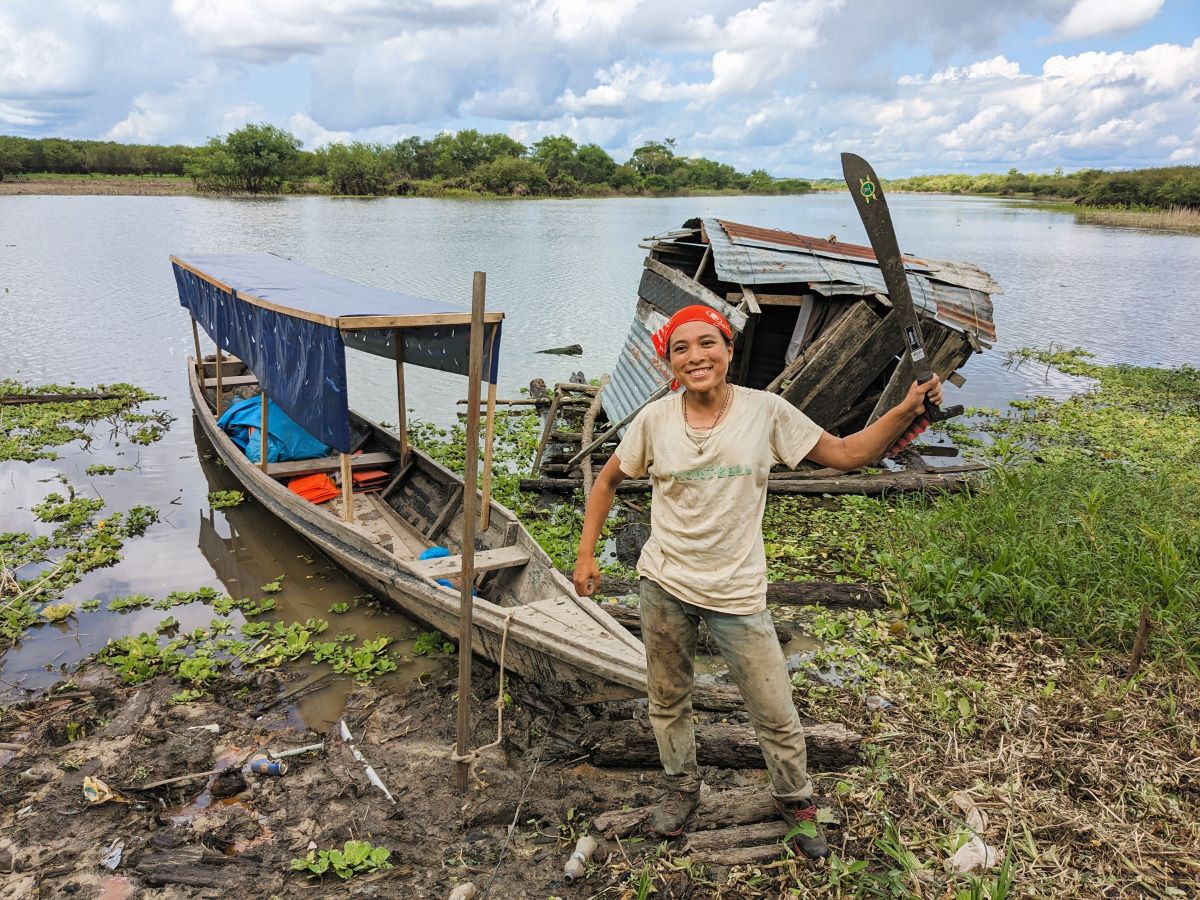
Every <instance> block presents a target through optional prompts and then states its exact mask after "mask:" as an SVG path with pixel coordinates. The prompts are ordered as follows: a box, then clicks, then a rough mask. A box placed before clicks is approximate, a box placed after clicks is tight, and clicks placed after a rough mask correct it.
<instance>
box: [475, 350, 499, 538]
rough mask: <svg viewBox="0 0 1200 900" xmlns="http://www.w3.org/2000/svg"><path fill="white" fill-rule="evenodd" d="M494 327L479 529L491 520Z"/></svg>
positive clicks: (494, 398) (494, 408)
mask: <svg viewBox="0 0 1200 900" xmlns="http://www.w3.org/2000/svg"><path fill="white" fill-rule="evenodd" d="M495 352H496V327H495V326H492V334H491V340H489V341H488V352H487V373H488V374H487V377H488V395H487V419H486V423H485V426H484V429H483V498H482V501H481V503H482V506H480V508H479V530H480V531H487V530H488V526H489V525H490V524H491V521H492V438H493V436H494V435H495V433H496V385H495V383H494V382H493V381H491V378H492V372H493V371H494V370H495V365H496V361H495V359H494V358H493V354H494V353H495Z"/></svg>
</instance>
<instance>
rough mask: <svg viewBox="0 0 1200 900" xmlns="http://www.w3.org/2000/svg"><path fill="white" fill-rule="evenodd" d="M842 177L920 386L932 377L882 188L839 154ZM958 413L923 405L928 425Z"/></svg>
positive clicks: (849, 156) (859, 162)
mask: <svg viewBox="0 0 1200 900" xmlns="http://www.w3.org/2000/svg"><path fill="white" fill-rule="evenodd" d="M842 175H843V177H845V179H846V186H847V187H848V188H850V194H851V196H853V197H854V205H855V206H856V207H857V208H858V215H859V217H860V218H861V219H862V223H863V226H864V227H865V228H866V229H867V237H868V238H869V239H870V241H871V249H872V250H874V251H875V259H876V261H878V263H879V270H880V271H881V272H882V273H883V280H884V283H885V284H886V285H887V289H888V299H889V300H891V301H892V312H891V315H892V316H894V317H896V321H897V322H898V323H899V325H900V328H901V329H902V330H903V332H904V346H905V348H906V349H907V352H908V358H909V360H910V361H911V362H912V366H913V372H914V374H915V375H916V379H917V383H918V384H924V383H925V382H926V381H928V380H929V379H930V378H932V377H933V370H932V369H930V368H929V360H928V359H927V358H926V356H925V345H924V343H923V342H922V341H921V323H920V321H918V319H917V312H916V310H915V309H914V308H913V299H912V292H911V291H910V290H909V288H908V276H907V275H906V274H905V271H904V260H903V258H901V256H900V246H899V245H898V244H897V243H896V231H895V229H894V228H893V227H892V214H891V213H890V212H889V211H888V205H887V200H886V199H885V198H884V196H883V188H882V187H880V185H879V178H878V177H877V176H876V175H875V170H874V169H872V168H871V164H870V163H868V162H867V161H866V160H865V159H863V158H862V157H861V156H855V155H854V154H853V153H843V154H842ZM962 411H963V408H962V406H949V407H946V408H945V409H941V408H939V407H937V406H936V405H934V404H933V403H930V402H929V400H928V399H927V400H926V401H925V415H926V416H928V417H929V421H930V422H940V421H942V420H943V419H950V418H953V417H954V416H958V415H962Z"/></svg>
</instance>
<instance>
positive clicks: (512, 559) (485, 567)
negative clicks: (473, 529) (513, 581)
mask: <svg viewBox="0 0 1200 900" xmlns="http://www.w3.org/2000/svg"><path fill="white" fill-rule="evenodd" d="M528 562H529V554H528V553H526V552H525V551H524V550H522V549H521V548H520V547H498V548H497V549H495V550H480V551H479V552H478V553H476V554H475V574H476V575H479V574H481V573H483V572H491V571H494V570H495V569H506V568H508V567H510V566H523V565H525V564H526V563H528ZM412 565H413V566H414V567H415V568H416V569H417V571H419V572H420V573H421V574H422V575H424V576H425V577H427V578H434V579H437V578H452V577H454V576H455V575H459V574H461V573H462V557H461V556H439V557H438V558H437V559H416V560H413V561H412Z"/></svg>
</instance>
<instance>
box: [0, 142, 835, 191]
mask: <svg viewBox="0 0 1200 900" xmlns="http://www.w3.org/2000/svg"><path fill="white" fill-rule="evenodd" d="M22 173H48V174H61V175H86V174H99V175H125V176H127V175H156V176H180V177H189V178H191V179H192V180H193V181H194V182H195V185H196V188H197V189H198V190H201V191H211V192H223V193H233V192H246V193H252V194H258V193H280V192H328V193H332V194H343V195H357V196H381V195H397V194H398V195H416V196H454V195H456V194H472V193H487V194H497V195H504V196H556V197H570V196H588V195H592V196H605V195H608V194H612V193H621V194H635V195H636V194H655V195H658V194H674V193H687V192H696V193H703V192H709V191H748V192H753V193H762V194H797V193H804V192H806V191H808V190H811V184H810V183H809V182H807V181H803V180H801V179H795V178H773V177H772V176H771V175H770V174H768V173H767V172H766V171H765V170H763V169H755V170H753V171H751V172H750V173H749V174H745V173H742V172H738V171H737V170H736V169H735V168H734V167H733V166H730V165H728V164H726V163H720V162H715V161H713V160H710V159H703V158H694V157H689V156H685V155H681V154H680V153H679V152H678V151H677V148H676V142H675V140H674V139H672V138H668V139H666V140H663V141H649V142H647V143H645V144H643V145H642V146H641V147H638V148H637V149H636V150H634V151H633V154H632V156H631V157H630V158H629V160H628V161H626V162H624V163H618V162H617V161H616V160H614V159H613V158H612V156H611V155H609V153H608V152H607V151H606V150H604V149H603V148H602V147H600V146H599V145H597V144H578V143H576V142H575V141H574V140H573V139H572V138H570V137H567V136H565V135H554V136H548V137H544V138H542V139H540V140H538V141H536V142H534V143H533V144H531V145H528V146H527V145H525V144H523V143H521V142H520V141H517V140H514V139H513V138H511V137H509V136H507V135H504V134H482V133H480V132H479V131H476V130H475V129H465V130H463V131H459V132H456V133H450V132H443V133H442V134H439V135H437V136H436V137H433V138H431V139H429V140H425V139H423V138H420V137H416V136H414V137H408V138H405V139H404V140H401V141H397V142H396V143H394V144H382V143H363V142H359V141H356V142H354V143H350V144H330V145H328V146H326V147H322V148H320V149H318V150H315V151H306V150H302V149H301V141H300V139H299V138H297V137H296V136H295V135H293V134H291V133H289V132H287V131H285V130H283V129H281V128H278V127H276V126H274V125H265V124H262V125H254V124H250V125H246V126H245V127H243V128H239V129H237V130H236V131H232V132H230V133H229V134H227V135H224V136H221V137H214V138H210V139H209V140H208V142H207V143H205V144H204V145H203V146H201V147H186V146H181V145H176V146H171V147H160V146H152V145H140V144H119V143H115V142H111V141H71V140H64V139H61V138H42V139H34V138H19V137H7V136H0V180H3V178H4V177H5V176H6V175H8V176H12V175H19V174H22Z"/></svg>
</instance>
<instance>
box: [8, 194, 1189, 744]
mask: <svg viewBox="0 0 1200 900" xmlns="http://www.w3.org/2000/svg"><path fill="white" fill-rule="evenodd" d="M891 203H892V207H893V214H894V216H895V218H896V223H897V228H898V230H899V232H900V238H901V244H902V246H903V247H904V248H905V249H906V250H910V251H912V252H916V253H919V254H920V255H925V256H931V257H936V258H943V259H965V260H969V261H971V262H974V263H976V264H978V265H980V266H981V267H983V268H984V269H986V270H987V271H989V272H990V273H991V274H992V275H993V276H994V277H995V278H996V279H997V281H999V282H1000V283H1001V284H1002V285H1003V286H1004V287H1005V289H1006V294H1005V295H1004V296H1001V297H997V298H995V302H996V324H997V330H998V332H999V335H1000V340H999V345H998V346H997V348H995V349H994V350H992V351H989V352H987V353H985V354H984V355H983V356H981V357H977V358H975V359H973V360H972V361H971V362H970V363H969V364H968V366H967V368H966V371H965V374H966V376H967V379H968V382H967V385H966V388H965V389H964V390H961V391H951V392H950V394H949V395H948V400H947V402H951V403H953V402H963V403H966V404H968V405H985V406H1002V405H1003V404H1004V403H1005V402H1006V401H1007V400H1008V399H1011V398H1015V397H1022V396H1026V395H1028V394H1030V393H1034V392H1039V393H1050V394H1054V395H1057V396H1062V395H1064V394H1066V393H1067V392H1069V391H1071V390H1074V389H1076V388H1077V386H1078V384H1077V382H1076V381H1074V380H1073V379H1069V378H1062V377H1059V376H1056V375H1054V374H1053V373H1046V372H1045V371H1044V370H1042V369H1038V368H1034V367H1030V366H1025V367H1022V368H1019V369H1015V370H1014V369H1006V368H1005V367H1004V366H1003V361H1004V350H1006V349H1009V348H1018V347H1022V346H1036V347H1046V346H1048V345H1050V344H1054V345H1056V346H1076V345H1082V346H1084V347H1086V348H1088V349H1090V350H1092V351H1094V352H1096V353H1097V355H1098V356H1099V359H1100V360H1101V361H1102V362H1130V363H1141V364H1147V363H1148V364H1162V365H1179V364H1182V363H1191V364H1196V362H1197V358H1196V352H1195V346H1196V338H1197V328H1196V326H1195V324H1194V323H1195V317H1196V312H1197V303H1196V291H1195V285H1196V284H1198V283H1200V237H1197V236H1188V235H1169V234H1160V233H1151V232H1140V231H1135V230H1123V229H1117V228H1110V227H1104V226H1082V225H1077V224H1076V223H1075V222H1074V219H1073V217H1072V216H1070V215H1066V214H1062V213H1057V212H1051V211H1044V210H1041V209H1036V208H1020V207H1013V206H1010V205H1006V204H1004V203H1000V202H997V201H990V200H980V199H977V198H950V197H933V196H900V197H895V198H892V201H891ZM697 215H717V216H721V217H724V218H729V219H732V220H735V221H742V222H748V223H753V224H756V225H763V226H768V227H778V228H787V229H789V230H794V231H799V232H802V233H807V234H815V235H821V236H824V235H827V234H830V233H831V232H832V233H836V234H837V235H838V237H839V239H841V240H843V241H852V242H859V243H865V239H864V237H863V235H862V231H861V226H860V225H859V224H858V222H857V217H856V215H855V213H854V211H853V206H852V204H851V202H850V199H849V197H848V196H844V195H840V194H817V195H812V196H808V197H796V198H754V197H720V198H681V199H666V200H643V199H631V200H600V201H586V200H581V201H523V202H481V201H470V202H456V201H427V200H400V199H384V200H362V201H358V200H344V199H328V198H307V197H306V198H300V197H293V198H275V199H260V200H211V199H202V198H196V197H28V196H20V197H0V304H3V306H2V307H0V308H2V310H3V314H2V315H0V377H15V378H18V379H24V380H28V381H30V382H34V383H38V382H47V381H58V382H72V381H73V382H76V383H79V384H81V385H84V384H86V385H91V384H95V383H97V382H113V381H129V382H132V383H134V384H137V385H139V386H141V387H144V388H146V389H148V390H151V391H154V392H156V393H158V394H161V395H162V396H163V400H162V401H160V402H159V403H157V404H154V405H155V406H156V407H157V408H165V409H167V410H169V411H170V412H171V413H172V414H174V415H175V416H176V417H177V421H176V422H175V424H174V426H173V427H172V428H171V429H170V431H169V432H168V433H167V434H166V436H165V437H164V438H163V440H162V441H160V442H158V443H157V444H154V445H152V446H150V447H137V446H134V445H127V444H123V443H121V442H120V440H119V439H116V440H110V439H109V438H108V436H107V435H106V434H97V439H96V440H95V441H94V442H93V443H92V444H91V445H90V446H89V447H87V448H83V447H79V446H73V447H66V448H62V450H61V456H62V458H61V459H59V460H56V461H43V462H38V463H33V464H25V463H0V531H13V530H29V531H35V532H38V533H48V531H49V530H50V529H49V527H48V526H46V525H44V524H41V523H38V522H36V521H35V520H34V519H33V516H32V514H30V513H29V512H28V509H29V507H30V506H32V505H33V504H35V503H37V502H39V501H40V500H41V499H42V498H43V497H44V496H45V495H46V494H47V493H49V492H50V491H51V490H54V489H55V488H56V487H60V485H58V484H57V483H55V482H53V481H50V480H49V479H53V478H55V477H56V476H58V475H60V474H61V475H63V476H65V477H66V478H67V479H68V480H69V481H70V483H71V484H73V485H75V486H76V488H77V489H78V490H80V491H81V492H82V493H85V494H87V495H90V496H100V497H103V498H104V500H105V501H106V504H107V507H108V509H110V510H121V509H127V508H128V507H129V506H131V505H133V504H135V503H144V504H148V505H150V506H153V507H154V508H155V509H157V510H159V512H160V515H161V517H162V520H161V521H160V522H159V523H158V524H156V525H154V526H153V527H152V528H151V529H150V530H149V531H148V532H147V534H146V535H145V536H144V537H142V538H140V539H137V540H134V541H131V542H129V543H128V544H127V545H126V547H125V551H124V557H123V559H122V560H121V562H120V563H118V564H117V565H115V566H113V567H111V568H108V569H102V570H99V571H96V572H93V573H90V574H89V575H87V576H86V577H85V578H84V579H83V581H81V582H80V583H79V584H78V585H76V586H74V587H73V588H71V589H70V590H69V591H68V592H67V595H66V599H67V600H68V601H72V602H74V603H76V604H78V603H80V602H82V601H84V600H88V599H91V598H100V599H102V600H106V599H107V598H109V597H112V596H117V595H121V594H129V593H142V594H149V595H152V596H156V597H162V596H165V595H166V594H167V593H169V592H170V591H173V590H192V589H195V588H198V587H200V586H204V585H207V586H211V587H215V588H218V589H221V590H224V591H227V592H229V593H231V594H234V595H236V596H254V595H255V591H256V590H257V588H258V587H259V586H261V585H263V584H265V583H267V582H268V581H272V580H274V579H275V578H276V577H277V576H278V575H280V574H283V575H286V578H285V581H284V588H283V591H282V592H281V593H280V594H278V595H276V597H277V602H278V606H279V614H280V615H281V616H283V617H286V618H289V619H296V618H306V617H308V616H311V615H318V616H321V617H323V618H327V619H329V620H330V623H331V625H330V627H331V630H332V631H333V632H334V633H336V632H337V631H340V630H343V629H350V630H354V631H356V632H357V633H358V634H359V636H360V637H368V638H370V637H374V636H375V635H376V634H389V635H392V636H393V637H395V638H396V640H397V643H396V645H394V647H393V649H394V651H396V652H397V653H404V652H406V651H407V650H408V649H409V647H410V643H409V642H410V641H411V639H412V636H413V633H414V632H413V629H414V626H413V624H412V623H410V622H408V621H407V620H405V619H404V618H403V617H401V616H399V615H397V614H394V613H373V612H372V611H370V610H368V609H364V608H361V607H358V608H355V609H353V610H352V611H351V612H349V613H347V614H345V615H342V616H337V615H330V614H329V612H328V610H329V607H330V605H332V604H333V603H334V602H337V601H347V602H348V601H351V600H352V598H354V597H356V596H358V595H360V594H361V593H362V589H361V588H360V587H359V586H358V585H356V584H355V583H354V582H352V581H350V580H349V579H348V578H346V577H345V576H344V575H342V574H341V572H340V571H338V570H337V569H336V567H334V566H333V565H332V564H331V563H330V562H329V561H328V560H326V559H324V558H323V557H321V556H320V555H319V554H318V553H317V552H316V551H315V550H314V549H313V548H312V547H311V546H310V545H309V544H307V543H306V542H304V541H302V540H301V539H300V538H298V537H296V536H295V534H294V533H293V532H291V531H290V530H289V529H287V528H286V527H285V526H283V525H282V524H281V523H279V522H278V521H277V520H275V519H274V518H273V517H272V516H270V515H268V514H266V513H264V512H263V511H262V510H261V509H259V508H258V507H257V506H256V505H254V504H253V503H249V504H246V505H245V506H242V507H238V508H234V509H230V510H225V511H213V510H211V509H210V508H209V504H208V501H207V495H208V492H209V491H210V490H217V489H230V488H233V487H235V485H234V483H233V481H232V479H231V478H230V476H229V475H228V473H226V472H224V471H223V470H221V469H220V468H218V467H216V466H214V465H211V464H208V463H207V461H206V460H205V459H204V455H205V454H206V453H208V452H209V450H208V448H207V447H206V446H205V445H204V440H203V438H200V439H199V441H198V440H197V436H196V433H195V432H194V430H193V427H192V424H191V420H190V416H191V408H190V400H189V398H188V395H187V390H186V377H185V371H184V363H185V360H186V358H187V356H188V354H189V353H190V352H191V331H190V327H189V325H188V320H187V316H186V314H185V313H184V312H183V311H182V310H181V309H180V307H179V305H178V300H177V298H176V294H175V286H174V280H173V278H172V275H171V269H170V266H169V263H168V256H169V254H171V253H188V252H217V251H249V250H270V251H273V252H276V253H280V254H283V255H285V256H290V257H293V258H295V259H298V260H300V261H302V262H305V263H307V264H310V265H313V266H316V267H319V268H323V269H326V270H329V271H334V272H338V273H341V274H344V275H346V276H348V277H352V278H355V279H357V280H360V281H364V282H367V283H371V284H375V285H379V286H382V287H390V288H396V289H402V290H405V291H407V292H409V293H415V294H423V295H426V296H430V297H435V298H438V299H443V300H448V301H451V302H460V303H462V304H463V305H464V307H466V306H467V305H468V304H469V297H470V284H471V272H472V271H473V270H475V269H481V270H485V271H487V273H488V302H489V307H490V308H494V309H501V310H504V311H505V313H506V314H507V320H506V324H505V335H504V343H503V350H502V364H501V384H500V392H501V395H502V396H508V395H515V393H516V392H517V390H518V388H519V387H520V386H522V385H524V384H526V383H527V382H528V380H529V378H530V377H532V376H534V375H537V376H540V377H542V378H544V379H545V380H546V381H547V382H553V381H554V380H565V379H566V378H567V377H568V375H569V373H571V372H572V371H574V370H575V369H579V368H582V369H583V370H584V372H585V373H586V374H587V375H589V376H597V375H599V374H600V373H602V372H604V371H608V370H610V369H611V367H612V365H613V363H614V361H615V359H616V356H617V354H618V352H619V350H620V347H621V344H622V342H623V340H624V338H625V335H626V334H627V332H628V327H629V321H630V316H631V315H632V311H633V300H634V297H635V294H636V289H637V284H638V280H639V278H640V275H641V263H642V259H643V256H644V252H645V251H644V250H642V249H640V248H639V247H638V241H639V240H641V239H642V238H644V237H646V236H647V235H651V234H654V233H657V232H661V231H664V230H667V229H669V228H673V227H676V226H678V225H679V224H681V223H682V222H683V221H684V220H685V219H687V218H690V217H693V216H697ZM572 343H580V344H582V345H583V347H584V355H583V356H582V357H559V356H545V355H539V354H538V353H537V351H538V350H541V349H545V348H549V347H559V346H564V345H567V344H572ZM351 365H352V368H351V384H350V393H351V401H352V403H353V405H355V406H356V407H358V408H360V409H362V410H363V411H364V412H365V413H367V414H368V415H372V416H374V417H377V418H383V419H389V420H390V419H394V418H395V415H394V412H393V410H394V394H393V387H392V385H393V378H394V376H393V373H392V370H391V367H390V365H389V364H387V363H386V362H384V361H382V360H377V359H374V358H366V359H359V360H353V361H352V363H351ZM407 378H408V383H409V385H410V394H409V402H410V405H412V406H413V407H414V408H415V414H416V415H417V416H418V417H420V418H424V419H428V420H434V421H440V422H446V421H449V420H450V418H451V416H452V415H453V413H452V410H453V406H454V405H453V401H454V400H455V399H457V398H459V397H462V396H464V395H465V384H464V383H462V382H460V381H456V380H455V379H453V378H450V377H446V376H441V375H437V374H435V373H429V372H425V371H422V370H415V369H414V368H413V367H409V373H408V375H407ZM93 463H108V464H111V465H114V466H118V467H129V470H128V471H118V472H117V473H116V474H115V475H111V476H103V477H88V476H86V475H85V474H84V469H85V468H86V467H87V466H88V465H91V464H93ZM23 574H27V573H23ZM161 615H162V613H161V612H159V611H156V610H142V611H139V612H133V613H127V614H122V615H113V614H108V613H105V612H95V613H83V612H79V613H77V616H76V618H74V619H72V620H69V621H68V622H66V623H64V624H62V625H58V626H42V627H37V628H34V629H33V630H31V631H30V633H29V634H28V635H27V636H26V638H25V639H24V640H22V641H21V643H20V644H19V645H17V646H16V647H14V648H13V649H11V650H10V651H9V652H8V653H7V655H6V656H5V657H4V658H2V659H0V692H3V694H0V696H10V697H11V696H21V695H22V694H23V693H24V692H25V691H30V690H37V689H40V688H43V687H45V686H46V685H48V684H51V683H53V682H54V681H56V680H58V679H59V678H60V677H61V673H62V672H64V671H69V669H70V668H71V667H72V666H73V665H75V664H76V663H78V662H79V661H80V660H81V659H83V658H84V657H85V656H87V655H89V654H90V653H92V652H94V651H95V650H96V649H98V648H99V647H101V646H103V644H104V642H105V641H106V640H108V639H109V638H110V637H114V636H117V635H122V634H128V633H135V634H136V633H137V632H138V631H144V630H150V629H152V628H153V627H154V625H155V624H156V622H157V621H158V619H159V618H160V617H161ZM172 615H174V616H175V617H176V618H177V619H179V620H180V623H181V625H182V627H184V628H191V627H197V626H200V625H207V623H208V621H209V620H210V619H211V618H212V617H213V614H212V611H211V609H210V608H207V607H201V606H194V607H181V608H177V609H175V610H172ZM444 664H445V663H437V662H430V661H428V660H420V661H418V662H416V663H413V664H411V665H407V666H403V667H402V669H401V671H400V672H398V673H395V674H394V675H392V676H389V677H391V678H392V679H395V680H402V679H407V678H412V677H415V676H416V675H417V674H419V672H420V671H422V670H423V669H427V668H428V667H429V666H431V665H444ZM318 671H319V670H314V673H313V674H314V675H315V674H316V673H317V672H318ZM350 687H351V685H349V684H346V683H343V684H342V685H341V686H340V687H339V688H338V689H337V691H334V692H331V693H328V694H322V695H316V696H314V697H313V698H310V699H306V700H305V701H303V702H302V704H301V714H302V715H303V717H304V718H305V719H306V720H308V721H309V722H310V723H312V724H314V725H316V726H317V727H320V725H321V723H323V722H326V721H330V720H333V719H335V718H336V714H337V711H338V708H339V704H340V696H339V695H338V692H339V691H340V692H341V693H344V692H345V691H347V690H349V689H350Z"/></svg>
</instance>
